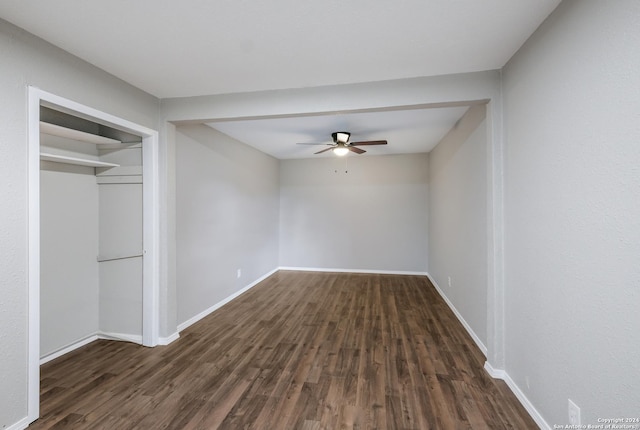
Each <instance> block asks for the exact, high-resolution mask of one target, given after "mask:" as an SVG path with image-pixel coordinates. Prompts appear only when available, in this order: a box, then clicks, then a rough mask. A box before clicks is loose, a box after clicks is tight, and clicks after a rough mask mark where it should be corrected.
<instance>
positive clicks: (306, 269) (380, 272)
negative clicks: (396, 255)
mask: <svg viewBox="0 0 640 430" xmlns="http://www.w3.org/2000/svg"><path fill="white" fill-rule="evenodd" d="M278 270H292V271H297V272H336V273H371V274H374V275H413V276H428V274H427V272H411V271H402V270H373V269H335V268H326V267H290V266H286V267H278Z"/></svg>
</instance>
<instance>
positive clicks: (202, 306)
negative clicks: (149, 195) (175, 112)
mask: <svg viewBox="0 0 640 430" xmlns="http://www.w3.org/2000/svg"><path fill="white" fill-rule="evenodd" d="M176 153H177V154H176V160H177V161H176V189H177V191H176V206H177V210H176V220H177V221H176V236H177V248H176V255H177V275H176V277H177V302H178V323H179V324H182V323H184V322H185V321H188V320H189V319H191V318H193V317H194V316H196V315H198V314H199V313H201V312H203V311H205V310H207V309H208V308H210V307H212V306H214V305H216V304H217V303H219V302H220V301H222V300H224V299H225V298H227V297H229V296H230V295H232V294H234V293H236V292H237V291H238V290H240V289H242V288H243V287H245V286H247V285H249V284H250V283H252V282H253V281H255V280H256V279H258V278H260V277H262V276H263V275H265V274H266V273H268V272H270V271H271V270H273V269H275V268H276V267H278V217H279V200H278V160H276V159H275V158H273V157H270V156H268V155H265V154H263V153H261V152H259V151H257V150H255V149H253V148H251V147H249V146H247V145H245V144H243V143H240V142H238V141H236V140H234V139H232V138H230V137H229V136H226V135H224V134H222V133H220V132H218V131H216V130H214V129H212V128H211V127H207V126H205V125H195V126H182V127H178V128H177V130H176ZM237 269H241V271H242V275H241V277H240V278H237V276H236V271H237Z"/></svg>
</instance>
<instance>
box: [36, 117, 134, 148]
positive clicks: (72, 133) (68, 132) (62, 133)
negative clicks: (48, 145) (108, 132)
mask: <svg viewBox="0 0 640 430" xmlns="http://www.w3.org/2000/svg"><path fill="white" fill-rule="evenodd" d="M40 132H41V133H44V134H49V135H52V136H58V137H66V138H67V139H72V140H77V141H80V142H86V143H93V144H96V145H113V144H118V145H119V144H121V143H122V142H120V141H119V140H116V139H111V138H109V137H104V136H99V135H97V134H92V133H85V132H84V131H80V130H74V129H72V128H66V127H61V126H59V125H56V124H51V123H48V122H42V121H40Z"/></svg>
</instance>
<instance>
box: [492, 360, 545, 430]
mask: <svg viewBox="0 0 640 430" xmlns="http://www.w3.org/2000/svg"><path fill="white" fill-rule="evenodd" d="M484 369H485V370H486V371H487V373H488V374H489V376H491V377H492V378H495V379H502V380H503V381H504V382H505V383H506V384H507V386H508V387H509V389H510V390H511V391H512V392H513V394H515V396H516V398H517V399H518V401H519V402H520V404H521V405H522V406H523V407H524V408H525V409H526V410H527V412H528V413H529V415H531V418H533V420H534V421H535V422H536V424H538V427H540V428H541V429H542V430H551V426H550V425H549V424H548V423H547V422H546V421H545V420H544V418H542V415H540V412H538V410H537V409H536V408H535V406H533V403H531V401H530V400H529V399H528V398H527V396H525V394H524V393H523V392H522V390H521V389H520V387H518V385H517V384H516V383H515V382H514V381H513V379H511V377H510V376H509V374H508V373H507V372H506V371H505V370H502V369H494V368H493V366H491V364H490V363H489V362H488V361H486V362H485V363H484Z"/></svg>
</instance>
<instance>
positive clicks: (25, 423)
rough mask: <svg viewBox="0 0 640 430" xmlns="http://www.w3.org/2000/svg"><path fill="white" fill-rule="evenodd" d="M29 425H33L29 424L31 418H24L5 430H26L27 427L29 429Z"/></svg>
mask: <svg viewBox="0 0 640 430" xmlns="http://www.w3.org/2000/svg"><path fill="white" fill-rule="evenodd" d="M29 424H31V423H30V422H29V417H24V418H23V419H21V420H20V421H18V422H17V423H14V424H11V425H10V426H9V427H7V428H5V429H4V430H24V429H26V428H27V427H29Z"/></svg>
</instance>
